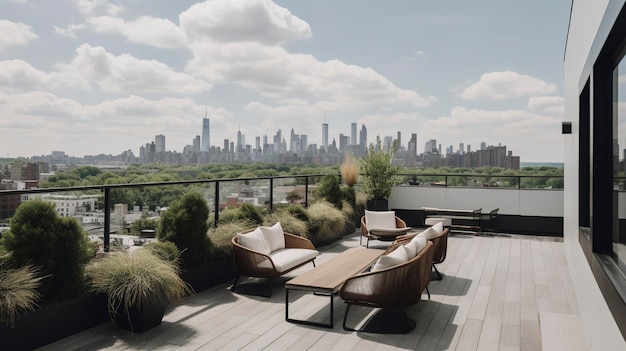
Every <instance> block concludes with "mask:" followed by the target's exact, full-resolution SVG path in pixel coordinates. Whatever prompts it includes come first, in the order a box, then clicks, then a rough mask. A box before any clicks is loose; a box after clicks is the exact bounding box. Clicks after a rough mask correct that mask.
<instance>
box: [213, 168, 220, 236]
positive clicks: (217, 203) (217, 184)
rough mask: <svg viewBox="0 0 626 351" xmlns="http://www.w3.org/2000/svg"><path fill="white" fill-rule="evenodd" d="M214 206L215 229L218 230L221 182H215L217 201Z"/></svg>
mask: <svg viewBox="0 0 626 351" xmlns="http://www.w3.org/2000/svg"><path fill="white" fill-rule="evenodd" d="M213 205H214V206H215V216H214V218H213V220H214V222H215V223H214V224H215V227H216V228H217V221H218V220H219V217H220V215H219V213H220V181H219V180H217V181H215V200H214V203H213Z"/></svg>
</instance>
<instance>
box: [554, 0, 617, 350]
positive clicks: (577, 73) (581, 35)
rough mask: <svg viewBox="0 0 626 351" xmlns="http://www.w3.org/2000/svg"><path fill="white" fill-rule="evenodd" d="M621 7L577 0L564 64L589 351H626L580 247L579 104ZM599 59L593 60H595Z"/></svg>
mask: <svg viewBox="0 0 626 351" xmlns="http://www.w3.org/2000/svg"><path fill="white" fill-rule="evenodd" d="M616 3H621V4H623V3H624V0H618V1H614V0H573V4H572V13H571V18H570V27H569V33H568V38H567V47H566V52H565V64H564V76H565V84H564V87H565V114H564V116H565V117H564V119H565V120H566V121H570V122H572V134H569V135H564V136H563V138H564V150H565V155H564V161H565V184H566V185H565V194H564V221H563V222H564V228H563V231H564V241H565V250H566V257H567V262H568V267H569V270H570V276H571V278H572V283H573V285H574V289H575V290H576V297H577V300H578V308H579V313H580V316H581V319H582V322H583V326H584V329H585V338H586V340H587V346H588V349H589V350H626V342H624V339H623V337H622V335H621V333H620V331H619V329H618V327H617V325H616V323H615V321H614V319H613V317H612V316H611V312H610V311H609V308H608V306H607V304H606V302H605V300H604V297H603V296H602V293H601V292H600V289H599V288H598V285H597V283H596V281H595V279H594V277H593V274H592V272H591V269H590V267H589V264H588V263H587V260H586V258H585V256H584V255H583V252H582V249H581V247H580V244H579V243H578V184H579V180H578V136H579V130H580V129H579V123H578V111H579V108H578V99H579V93H580V91H581V90H582V84H584V82H583V83H581V82H580V80H581V76H582V75H583V70H584V67H585V63H586V61H587V58H588V56H589V52H590V50H591V48H592V44H593V41H594V39H595V37H596V35H597V34H598V29H599V28H600V23H601V21H602V18H603V16H605V13H607V11H606V10H607V8H608V7H609V6H610V5H615V4H616ZM619 6H621V5H619ZM609 12H613V11H609ZM607 16H614V17H615V16H617V12H616V11H615V13H607ZM600 35H602V34H600ZM604 35H606V33H605V34H604ZM596 55H597V53H595V54H594V55H592V56H593V59H595V56H596ZM589 73H590V72H587V73H586V74H587V75H588V74H589ZM592 88H593V87H592Z"/></svg>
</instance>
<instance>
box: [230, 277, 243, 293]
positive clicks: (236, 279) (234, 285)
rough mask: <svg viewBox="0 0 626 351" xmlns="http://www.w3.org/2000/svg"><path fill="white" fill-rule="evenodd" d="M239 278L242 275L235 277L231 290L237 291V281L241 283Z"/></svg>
mask: <svg viewBox="0 0 626 351" xmlns="http://www.w3.org/2000/svg"><path fill="white" fill-rule="evenodd" d="M239 278H241V276H240V275H238V276H237V278H235V281H234V282H233V286H231V287H230V291H232V292H236V291H235V287H236V286H237V283H239Z"/></svg>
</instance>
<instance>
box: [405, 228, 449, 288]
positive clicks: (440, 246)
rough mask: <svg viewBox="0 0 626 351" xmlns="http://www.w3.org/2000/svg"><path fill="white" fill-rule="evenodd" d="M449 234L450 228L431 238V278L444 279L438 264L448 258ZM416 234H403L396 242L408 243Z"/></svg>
mask: <svg viewBox="0 0 626 351" xmlns="http://www.w3.org/2000/svg"><path fill="white" fill-rule="evenodd" d="M448 234H450V228H446V229H444V230H443V232H441V234H439V235H437V236H436V237H434V238H431V239H430V241H432V243H433V264H432V266H433V273H432V276H431V278H432V279H431V280H441V279H443V275H441V273H440V272H439V270H438V269H437V266H435V265H436V264H439V263H442V262H443V261H445V259H446V255H447V253H448ZM415 235H416V234H410V235H403V236H400V237H398V238H397V239H396V241H395V242H394V244H406V243H408V242H409V241H411V239H412V238H413V237H414V236H415Z"/></svg>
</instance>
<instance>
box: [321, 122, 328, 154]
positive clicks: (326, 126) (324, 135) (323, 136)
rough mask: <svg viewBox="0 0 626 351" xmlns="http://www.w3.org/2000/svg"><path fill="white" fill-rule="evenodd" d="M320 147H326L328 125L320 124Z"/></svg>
mask: <svg viewBox="0 0 626 351" xmlns="http://www.w3.org/2000/svg"><path fill="white" fill-rule="evenodd" d="M322 146H323V147H324V148H325V149H326V148H327V147H328V123H322Z"/></svg>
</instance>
